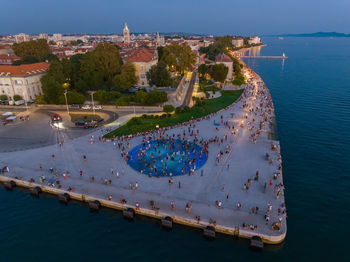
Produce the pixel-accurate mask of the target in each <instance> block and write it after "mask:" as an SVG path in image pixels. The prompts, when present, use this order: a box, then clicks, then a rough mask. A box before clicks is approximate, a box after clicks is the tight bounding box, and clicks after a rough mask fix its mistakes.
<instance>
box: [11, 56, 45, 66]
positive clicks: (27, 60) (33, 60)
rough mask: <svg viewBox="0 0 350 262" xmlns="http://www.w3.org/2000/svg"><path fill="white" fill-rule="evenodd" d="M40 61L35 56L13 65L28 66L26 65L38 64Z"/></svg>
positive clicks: (17, 61)
mask: <svg viewBox="0 0 350 262" xmlns="http://www.w3.org/2000/svg"><path fill="white" fill-rule="evenodd" d="M38 62H39V60H38V59H37V58H36V57H35V56H25V57H23V59H22V60H16V61H14V62H13V63H12V65H22V64H24V65H26V64H34V63H38Z"/></svg>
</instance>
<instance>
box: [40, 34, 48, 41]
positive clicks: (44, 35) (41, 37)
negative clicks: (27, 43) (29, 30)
mask: <svg viewBox="0 0 350 262" xmlns="http://www.w3.org/2000/svg"><path fill="white" fill-rule="evenodd" d="M38 38H39V39H45V40H47V39H49V36H48V35H47V34H45V33H41V34H39V37H38Z"/></svg>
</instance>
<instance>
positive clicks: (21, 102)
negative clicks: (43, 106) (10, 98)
mask: <svg viewBox="0 0 350 262" xmlns="http://www.w3.org/2000/svg"><path fill="white" fill-rule="evenodd" d="M15 105H16V106H20V105H24V100H17V101H15Z"/></svg>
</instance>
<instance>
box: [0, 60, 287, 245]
mask: <svg viewBox="0 0 350 262" xmlns="http://www.w3.org/2000/svg"><path fill="white" fill-rule="evenodd" d="M246 68H247V69H248V70H251V69H249V68H248V67H247V66H246ZM251 73H252V74H253V75H254V77H255V78H257V80H258V81H261V82H262V79H261V78H260V76H258V75H257V74H256V73H255V72H254V71H252V70H251ZM266 89H267V88H266ZM245 91H246V90H245ZM268 95H269V96H270V94H269V93H268ZM243 96H246V94H245V92H244V94H242V95H241V97H240V99H238V100H237V101H236V102H235V103H234V104H232V105H230V106H229V108H230V107H232V106H233V105H235V104H237V103H239V102H240V101H241V98H242V97H243ZM223 110H228V108H226V109H223ZM223 110H220V112H221V111H223ZM272 114H273V117H275V115H274V110H273V113H272ZM240 133H241V132H240ZM237 137H238V136H237ZM78 140H79V139H78ZM233 143H234V142H233ZM275 145H276V147H277V152H276V153H277V155H279V154H280V147H279V142H278V141H276V142H275ZM216 169H217V168H214V169H213V170H216ZM281 179H282V174H281ZM11 180H12V181H14V182H15V183H16V185H18V186H22V187H25V188H35V187H40V188H41V189H42V191H43V192H47V193H50V194H54V195H62V194H64V193H67V194H69V195H70V197H71V198H72V199H75V200H78V201H83V202H88V203H89V202H91V201H93V200H98V201H99V202H100V203H101V205H102V206H104V207H108V208H112V209H117V210H125V209H127V208H133V209H134V211H135V213H136V214H138V215H144V216H148V217H153V218H156V219H163V218H164V217H166V216H170V217H171V218H172V219H173V222H174V223H178V224H182V225H186V226H190V227H195V228H202V229H205V228H206V227H207V226H212V224H210V223H208V222H205V221H200V223H198V222H197V220H195V219H191V218H188V217H185V216H181V215H176V214H172V213H168V212H163V211H154V210H151V209H148V208H143V207H140V208H139V209H137V210H136V208H135V205H129V204H121V203H118V202H115V201H110V200H105V199H103V198H101V197H98V196H97V195H95V196H94V195H93V194H82V193H76V192H70V191H67V190H62V189H57V188H53V187H49V186H46V185H42V184H37V183H30V182H26V181H24V180H19V179H14V178H11V177H7V176H0V181H2V182H5V183H6V182H9V181H11ZM283 198H284V197H283ZM283 224H284V227H283V230H281V232H280V233H279V234H265V233H260V232H256V231H251V230H245V229H242V228H241V227H240V226H235V227H232V226H231V227H229V226H225V225H220V224H219V223H218V224H216V225H215V231H216V232H218V233H223V234H227V235H232V236H238V237H242V238H251V237H252V236H260V237H261V238H262V240H263V242H265V243H268V244H278V243H281V242H282V241H283V240H284V238H285V236H286V232H287V227H286V222H284V223H283Z"/></svg>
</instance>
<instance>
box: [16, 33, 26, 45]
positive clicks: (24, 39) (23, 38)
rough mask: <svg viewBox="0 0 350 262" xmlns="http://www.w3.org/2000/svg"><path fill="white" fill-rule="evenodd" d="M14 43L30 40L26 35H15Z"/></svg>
mask: <svg viewBox="0 0 350 262" xmlns="http://www.w3.org/2000/svg"><path fill="white" fill-rule="evenodd" d="M15 39H16V43H22V42H28V41H29V40H30V36H29V35H26V34H23V33H21V34H18V35H15Z"/></svg>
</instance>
